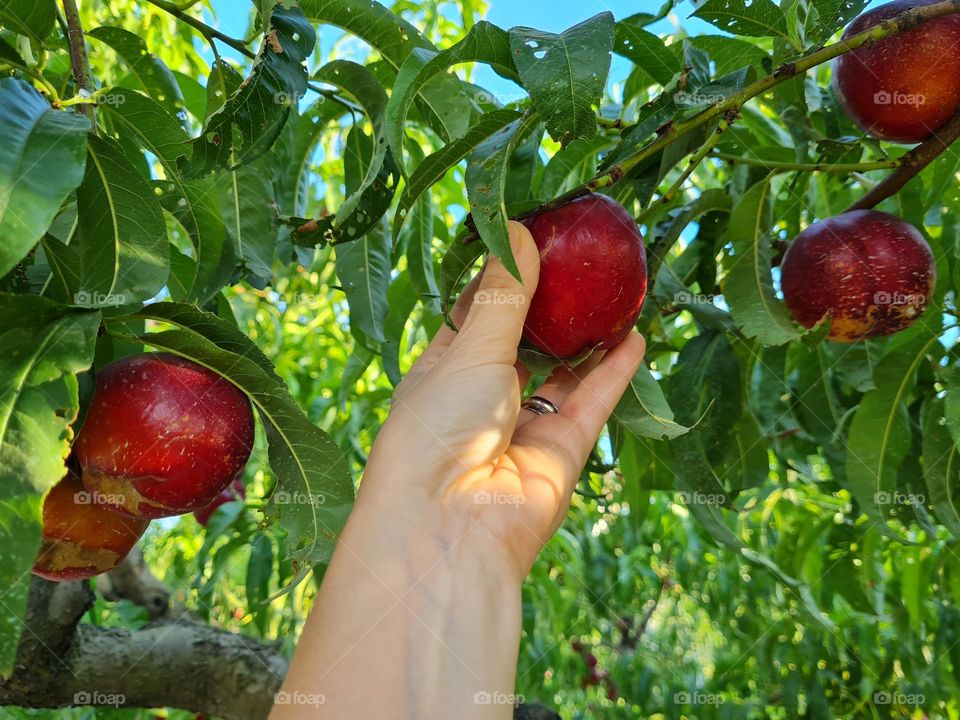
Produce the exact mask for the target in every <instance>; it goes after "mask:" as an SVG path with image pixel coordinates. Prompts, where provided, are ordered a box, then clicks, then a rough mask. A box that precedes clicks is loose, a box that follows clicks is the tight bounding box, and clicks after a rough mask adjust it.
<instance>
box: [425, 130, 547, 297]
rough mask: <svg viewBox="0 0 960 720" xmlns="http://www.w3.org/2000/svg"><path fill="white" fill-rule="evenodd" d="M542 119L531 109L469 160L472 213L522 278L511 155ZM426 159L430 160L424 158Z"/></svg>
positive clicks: (480, 229) (487, 238) (492, 245)
mask: <svg viewBox="0 0 960 720" xmlns="http://www.w3.org/2000/svg"><path fill="white" fill-rule="evenodd" d="M538 122H539V120H538V118H537V115H536V113H529V112H528V113H527V114H525V115H524V116H523V117H521V118H520V119H518V120H515V121H513V122H512V123H510V124H509V125H507V126H506V127H505V128H503V129H502V130H500V131H499V132H497V133H495V134H493V135H491V136H490V137H488V138H487V139H486V140H484V141H482V142H481V143H480V144H479V145H477V148H476V149H475V150H474V151H473V152H472V153H471V154H470V159H469V160H468V161H467V173H466V177H465V182H466V186H467V197H468V198H469V199H470V215H471V217H472V218H473V222H474V223H475V224H476V227H477V232H479V233H480V237H481V238H482V239H483V242H484V244H485V245H486V246H487V247H488V248H489V249H490V252H492V253H493V254H494V255H495V256H496V257H498V258H499V259H500V261H501V262H502V263H503V264H504V267H506V268H507V270H509V271H510V273H511V274H512V275H513V276H514V277H515V278H517V279H518V280H519V279H520V270H519V269H518V268H517V263H516V261H515V260H514V258H513V251H512V250H511V249H510V234H509V231H508V230H507V207H506V203H505V201H504V193H505V192H506V185H507V171H508V170H509V167H510V157H511V156H512V155H513V151H514V150H515V149H516V147H517V144H518V143H519V142H520V141H521V140H522V139H523V138H524V137H525V136H526V135H527V134H528V133H530V132H531V131H532V130H533V129H534V128H535V127H536V126H537V123H538ZM424 162H426V161H424Z"/></svg>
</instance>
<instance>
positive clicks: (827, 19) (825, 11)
mask: <svg viewBox="0 0 960 720" xmlns="http://www.w3.org/2000/svg"><path fill="white" fill-rule="evenodd" d="M869 2H870V0H811V5H813V7H814V9H815V10H816V11H817V28H818V29H819V30H820V40H821V41H825V40H827V39H828V38H829V37H830V36H831V35H833V33H834V32H836V31H837V30H838V29H839V28H842V27H843V26H844V25H846V24H847V23H849V22H850V21H851V20H853V19H854V18H855V17H857V15H859V14H860V13H861V12H863V9H864V8H865V7H866V6H867V5H868V4H869Z"/></svg>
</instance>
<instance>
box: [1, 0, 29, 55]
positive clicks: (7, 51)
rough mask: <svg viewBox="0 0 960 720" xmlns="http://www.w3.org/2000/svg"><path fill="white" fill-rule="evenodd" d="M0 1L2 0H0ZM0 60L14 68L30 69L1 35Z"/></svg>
mask: <svg viewBox="0 0 960 720" xmlns="http://www.w3.org/2000/svg"><path fill="white" fill-rule="evenodd" d="M0 2H2V0H0ZM0 60H2V61H3V62H5V63H7V64H8V65H12V66H13V67H15V68H19V69H21V70H27V71H29V70H30V66H29V65H27V62H26V60H24V59H23V58H22V57H20V53H18V52H17V51H16V50H14V49H13V46H11V45H10V43H8V42H7V41H6V40H4V39H3V38H2V37H0Z"/></svg>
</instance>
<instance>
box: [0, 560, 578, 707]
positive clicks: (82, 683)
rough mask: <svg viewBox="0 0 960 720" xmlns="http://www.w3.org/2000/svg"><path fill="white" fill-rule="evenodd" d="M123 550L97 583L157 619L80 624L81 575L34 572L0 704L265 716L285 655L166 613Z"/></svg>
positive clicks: (84, 597) (0, 686)
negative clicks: (59, 578)
mask: <svg viewBox="0 0 960 720" xmlns="http://www.w3.org/2000/svg"><path fill="white" fill-rule="evenodd" d="M131 555H132V557H129V556H128V559H127V560H125V561H124V563H122V564H121V565H120V566H119V567H118V568H117V569H115V570H112V571H110V572H109V573H107V574H105V575H101V576H99V577H98V578H97V587H98V589H106V591H107V592H106V593H105V594H106V595H108V596H109V597H111V598H120V597H123V598H127V599H130V600H132V601H133V602H136V603H137V604H139V605H142V606H144V607H146V608H147V610H148V611H150V612H151V616H152V617H154V618H161V619H160V620H158V621H155V622H151V623H150V624H148V625H146V626H145V627H143V628H141V629H139V630H132V631H131V630H126V629H121V628H102V627H97V626H94V625H89V624H86V623H82V624H81V623H80V620H81V618H82V617H83V615H84V613H86V612H87V610H89V609H90V607H91V606H92V605H93V601H94V595H93V593H92V592H91V590H90V585H89V583H87V582H62V583H55V582H50V581H48V580H43V579H41V578H38V577H34V578H33V579H32V581H31V585H30V596H29V600H28V603H27V614H26V617H25V622H24V629H23V632H22V634H21V638H20V644H19V646H18V647H17V656H16V660H15V663H14V669H13V673H12V674H11V676H10V677H9V678H8V679H0V706H4V705H16V706H21V707H28V708H62V707H75V706H87V705H89V706H109V707H111V708H113V707H124V708H136V707H143V708H152V707H175V708H180V709H184V710H189V711H192V712H197V713H203V714H205V715H209V716H216V717H220V718H223V719H224V720H261V719H262V718H266V717H267V715H268V713H269V712H270V708H271V707H272V706H273V703H274V699H275V697H276V693H277V692H278V691H279V690H280V685H281V683H282V682H283V678H284V676H285V675H286V673H287V668H288V661H287V659H286V658H285V657H284V656H283V655H281V654H280V653H279V652H278V651H277V650H276V649H275V648H274V647H272V646H270V645H266V644H264V643H261V642H260V641H258V640H256V639H254V638H252V637H248V636H245V635H240V634H237V633H232V632H229V631H227V630H223V629H221V628H216V627H212V626H210V625H207V624H206V623H203V622H197V621H194V620H191V619H187V618H185V617H178V618H176V619H171V618H170V617H168V616H167V603H168V600H169V597H170V591H169V590H168V589H166V588H165V587H164V586H163V585H162V583H160V581H159V580H157V579H156V578H155V577H154V576H153V575H152V574H151V573H150V571H149V569H147V568H146V566H145V565H144V564H143V557H142V555H141V554H140V553H139V551H138V550H135V551H134V552H133V553H131ZM293 700H294V701H295V700H296V698H293ZM318 701H322V700H318ZM312 709H313V706H311V707H309V708H307V707H305V708H304V710H305V713H309V711H310V710H312ZM514 717H515V719H516V720H559V716H558V715H556V714H555V713H553V712H552V711H551V710H548V709H547V708H544V707H542V706H539V705H520V706H518V707H517V708H516V710H515V715H514Z"/></svg>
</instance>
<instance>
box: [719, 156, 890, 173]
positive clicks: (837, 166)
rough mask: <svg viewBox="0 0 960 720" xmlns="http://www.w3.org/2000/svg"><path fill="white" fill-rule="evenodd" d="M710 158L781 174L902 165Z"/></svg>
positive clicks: (880, 161) (734, 157)
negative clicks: (781, 172) (775, 171)
mask: <svg viewBox="0 0 960 720" xmlns="http://www.w3.org/2000/svg"><path fill="white" fill-rule="evenodd" d="M710 157H714V158H717V159H718V160H723V161H724V162H725V163H730V164H731V165H751V166H753V167H761V168H766V169H767V170H780V171H783V172H827V173H831V172H835V173H852V172H866V171H868V170H893V169H894V168H898V167H900V165H902V164H903V161H902V160H901V159H897V160H873V161H869V162H859V163H793V162H780V161H778V160H764V159H763V158H752V157H745V156H742V155H730V154H728V153H720V152H718V153H713V154H712V155H711V156H710Z"/></svg>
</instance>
